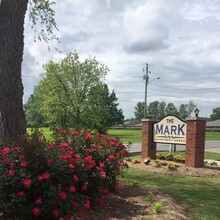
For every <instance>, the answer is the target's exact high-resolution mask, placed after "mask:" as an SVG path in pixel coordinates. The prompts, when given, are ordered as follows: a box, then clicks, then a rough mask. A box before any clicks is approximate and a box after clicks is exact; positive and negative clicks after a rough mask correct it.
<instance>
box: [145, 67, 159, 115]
mask: <svg viewBox="0 0 220 220" xmlns="http://www.w3.org/2000/svg"><path fill="white" fill-rule="evenodd" d="M145 71H146V74H145V75H144V80H145V96H144V118H147V86H148V84H150V83H151V82H152V81H154V80H155V79H160V77H155V78H154V79H152V80H150V81H149V71H148V64H147V63H146V68H145Z"/></svg>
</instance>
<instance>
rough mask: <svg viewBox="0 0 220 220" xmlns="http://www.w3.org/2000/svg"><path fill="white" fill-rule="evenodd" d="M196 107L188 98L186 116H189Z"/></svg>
mask: <svg viewBox="0 0 220 220" xmlns="http://www.w3.org/2000/svg"><path fill="white" fill-rule="evenodd" d="M195 108H196V104H195V103H194V102H193V101H192V100H190V101H189V102H188V104H187V114H188V116H191V114H192V112H193V110H194V109H195Z"/></svg>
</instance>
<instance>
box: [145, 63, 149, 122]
mask: <svg viewBox="0 0 220 220" xmlns="http://www.w3.org/2000/svg"><path fill="white" fill-rule="evenodd" d="M145 71H146V72H145V76H144V79H145V97H144V118H147V85H148V81H149V72H148V63H146V68H145Z"/></svg>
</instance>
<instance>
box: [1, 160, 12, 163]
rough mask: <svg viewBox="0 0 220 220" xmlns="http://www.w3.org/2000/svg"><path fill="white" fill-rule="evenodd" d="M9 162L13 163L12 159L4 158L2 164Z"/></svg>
mask: <svg viewBox="0 0 220 220" xmlns="http://www.w3.org/2000/svg"><path fill="white" fill-rule="evenodd" d="M9 163H11V160H9V159H3V160H2V164H9Z"/></svg>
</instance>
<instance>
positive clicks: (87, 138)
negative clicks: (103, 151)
mask: <svg viewBox="0 0 220 220" xmlns="http://www.w3.org/2000/svg"><path fill="white" fill-rule="evenodd" d="M91 138H92V135H91V134H90V133H89V132H87V133H86V134H85V136H84V140H85V141H87V140H89V139H91Z"/></svg>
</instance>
